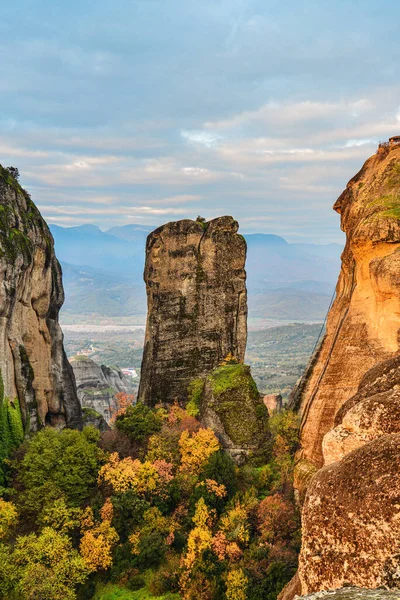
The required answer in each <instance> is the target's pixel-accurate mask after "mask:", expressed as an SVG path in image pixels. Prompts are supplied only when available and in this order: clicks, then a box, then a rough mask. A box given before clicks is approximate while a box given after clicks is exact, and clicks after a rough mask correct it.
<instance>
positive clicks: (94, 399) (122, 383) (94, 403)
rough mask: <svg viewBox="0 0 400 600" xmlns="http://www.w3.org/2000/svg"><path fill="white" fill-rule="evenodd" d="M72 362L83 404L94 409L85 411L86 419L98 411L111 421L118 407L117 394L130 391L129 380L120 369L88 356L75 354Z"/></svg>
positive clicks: (83, 406) (107, 420) (106, 419)
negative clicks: (100, 363) (97, 361)
mask: <svg viewBox="0 0 400 600" xmlns="http://www.w3.org/2000/svg"><path fill="white" fill-rule="evenodd" d="M70 363H71V366H72V368H73V371H74V375H75V380H76V388H77V392H78V398H79V400H80V403H81V406H82V408H83V409H85V408H87V409H91V411H92V412H90V411H86V412H85V411H84V415H85V418H86V420H87V419H88V418H89V417H94V416H95V415H94V413H98V415H101V416H102V417H103V419H104V420H105V421H106V423H109V422H110V418H111V416H112V413H113V411H115V410H116V409H117V403H116V400H115V395H116V394H117V393H118V392H124V393H129V392H130V387H129V382H128V381H127V380H126V378H125V377H124V375H123V374H122V372H121V371H120V369H117V368H116V367H107V366H105V365H101V366H100V365H98V364H97V363H96V362H95V361H94V360H92V359H91V358H88V357H87V356H80V355H79V356H74V357H72V358H71V359H70ZM93 411H94V412H93Z"/></svg>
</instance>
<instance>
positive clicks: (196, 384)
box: [186, 377, 205, 417]
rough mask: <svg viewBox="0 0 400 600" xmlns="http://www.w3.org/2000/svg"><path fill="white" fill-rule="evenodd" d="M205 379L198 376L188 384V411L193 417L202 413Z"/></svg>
mask: <svg viewBox="0 0 400 600" xmlns="http://www.w3.org/2000/svg"><path fill="white" fill-rule="evenodd" d="M204 383H205V382H204V379H203V378H201V377H198V378H197V379H193V381H191V382H190V383H189V386H188V403H187V404H186V411H187V412H188V413H189V415H190V416H191V417H198V416H199V414H200V404H201V396H202V393H203V389H204Z"/></svg>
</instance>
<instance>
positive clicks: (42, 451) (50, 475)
mask: <svg viewBox="0 0 400 600" xmlns="http://www.w3.org/2000/svg"><path fill="white" fill-rule="evenodd" d="M99 436H100V434H99V432H98V431H96V430H95V429H94V428H93V427H86V428H85V429H84V430H83V432H81V431H76V430H71V429H64V430H63V431H56V430H55V429H51V428H46V429H43V430H42V431H39V433H37V434H36V435H35V436H34V437H33V438H32V440H31V441H30V442H29V445H28V447H27V451H26V453H25V455H24V457H23V459H22V461H21V462H20V463H16V464H15V466H16V468H17V482H18V484H19V485H22V488H23V489H22V493H21V494H20V496H19V498H18V504H19V506H20V509H21V511H22V512H28V513H34V514H35V513H36V514H39V513H40V512H41V511H42V510H43V508H44V507H46V506H48V505H49V504H52V503H54V502H55V501H56V500H59V499H61V498H63V499H65V502H66V504H67V506H70V507H78V506H80V505H82V504H83V503H84V502H85V501H87V500H88V499H89V497H90V495H91V493H92V492H93V491H94V490H95V488H96V482H97V472H98V470H99V468H100V465H101V462H102V457H103V453H102V451H101V450H100V449H99V448H98V445H97V442H98V440H99Z"/></svg>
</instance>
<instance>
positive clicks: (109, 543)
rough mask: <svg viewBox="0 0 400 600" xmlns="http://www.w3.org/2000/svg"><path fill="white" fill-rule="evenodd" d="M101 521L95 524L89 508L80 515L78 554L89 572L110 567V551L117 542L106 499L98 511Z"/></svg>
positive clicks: (110, 506) (110, 510)
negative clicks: (81, 533)
mask: <svg viewBox="0 0 400 600" xmlns="http://www.w3.org/2000/svg"><path fill="white" fill-rule="evenodd" d="M100 514H101V521H99V522H95V521H94V519H93V512H92V509H91V508H89V507H88V508H87V509H86V511H85V513H84V514H83V515H82V519H81V526H82V531H83V535H82V539H81V543H80V552H81V555H82V558H83V560H84V563H85V565H86V568H87V569H88V570H89V571H91V572H92V571H100V570H105V569H108V568H109V567H110V566H111V565H112V550H113V548H114V546H115V544H116V543H117V542H118V539H119V537H118V534H117V532H116V530H115V529H114V527H112V525H111V522H112V518H113V505H112V503H111V502H110V499H107V500H106V501H105V503H104V505H103V507H102V509H101V511H100Z"/></svg>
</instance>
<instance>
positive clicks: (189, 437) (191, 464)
mask: <svg viewBox="0 0 400 600" xmlns="http://www.w3.org/2000/svg"><path fill="white" fill-rule="evenodd" d="M179 447H180V451H181V467H180V469H181V471H182V472H189V473H191V474H193V475H198V474H199V473H200V471H201V469H202V468H203V466H204V465H205V464H206V462H207V460H208V459H209V458H210V456H211V455H212V454H214V452H217V451H218V450H219V448H220V445H219V442H218V440H217V438H216V436H215V434H214V432H213V431H212V429H199V431H197V432H194V433H192V434H191V433H189V432H188V431H183V432H182V434H181V437H180V439H179Z"/></svg>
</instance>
